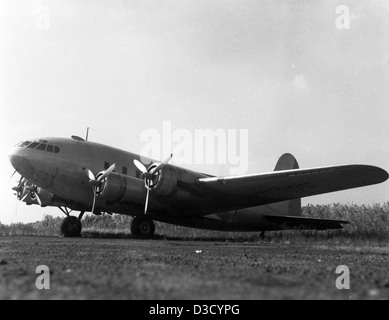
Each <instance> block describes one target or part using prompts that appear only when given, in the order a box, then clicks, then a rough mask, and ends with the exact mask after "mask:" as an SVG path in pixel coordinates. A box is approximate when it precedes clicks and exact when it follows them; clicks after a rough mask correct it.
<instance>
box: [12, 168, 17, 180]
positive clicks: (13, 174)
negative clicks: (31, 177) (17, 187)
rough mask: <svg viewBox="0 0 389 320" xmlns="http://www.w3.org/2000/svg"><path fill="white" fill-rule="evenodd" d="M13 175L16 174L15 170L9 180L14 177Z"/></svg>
mask: <svg viewBox="0 0 389 320" xmlns="http://www.w3.org/2000/svg"><path fill="white" fill-rule="evenodd" d="M15 173H16V170H15V171H14V173H13V174H12V175H11V179H12V178H13V176H14V175H15Z"/></svg>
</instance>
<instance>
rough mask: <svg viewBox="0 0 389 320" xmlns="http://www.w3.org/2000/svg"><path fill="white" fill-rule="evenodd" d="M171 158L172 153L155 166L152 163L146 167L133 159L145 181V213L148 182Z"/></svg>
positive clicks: (148, 192) (148, 188)
mask: <svg viewBox="0 0 389 320" xmlns="http://www.w3.org/2000/svg"><path fill="white" fill-rule="evenodd" d="M172 158H173V154H172V153H171V154H170V155H169V156H168V157H167V158H165V159H164V160H162V161H161V162H160V163H159V164H158V165H157V166H156V167H153V165H155V164H154V163H153V164H152V165H151V166H150V167H149V169H147V168H146V167H145V165H144V164H143V163H142V162H140V161H139V160H137V159H134V161H133V162H134V165H135V167H137V168H138V170H139V171H140V172H142V175H141V178H142V179H143V180H144V181H145V187H146V201H145V214H147V207H148V205H149V196H150V189H151V187H150V184H151V182H152V181H153V179H154V178H155V177H156V176H157V174H158V172H159V171H161V170H162V169H163V167H164V166H165V165H167V164H168V163H169V161H170V160H171V159H172Z"/></svg>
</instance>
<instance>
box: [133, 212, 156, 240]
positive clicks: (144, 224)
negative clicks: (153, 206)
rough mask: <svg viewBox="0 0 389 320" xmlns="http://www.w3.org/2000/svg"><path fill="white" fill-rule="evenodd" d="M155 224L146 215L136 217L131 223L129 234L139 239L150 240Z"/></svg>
mask: <svg viewBox="0 0 389 320" xmlns="http://www.w3.org/2000/svg"><path fill="white" fill-rule="evenodd" d="M154 232H155V224H154V222H153V220H151V219H150V218H149V217H148V216H146V215H141V216H136V217H134V219H133V220H132V222H131V234H132V235H133V237H135V238H139V239H151V238H152V237H153V236H154Z"/></svg>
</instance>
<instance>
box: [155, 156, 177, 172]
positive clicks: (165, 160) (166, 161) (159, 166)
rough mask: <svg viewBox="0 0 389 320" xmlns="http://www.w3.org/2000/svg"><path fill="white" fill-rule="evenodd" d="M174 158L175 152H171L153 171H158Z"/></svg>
mask: <svg viewBox="0 0 389 320" xmlns="http://www.w3.org/2000/svg"><path fill="white" fill-rule="evenodd" d="M172 158H173V153H171V154H170V155H169V156H168V157H167V158H165V159H164V160H162V162H161V163H159V164H158V166H157V167H156V168H155V169H154V170H153V173H155V172H158V171H159V170H161V169H162V168H163V167H164V166H165V165H167V164H168V163H169V161H170V160H171V159H172Z"/></svg>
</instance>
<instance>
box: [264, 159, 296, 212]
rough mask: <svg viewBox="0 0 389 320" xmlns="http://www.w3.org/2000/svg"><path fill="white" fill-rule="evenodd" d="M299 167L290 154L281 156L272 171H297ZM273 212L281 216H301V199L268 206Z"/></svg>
mask: <svg viewBox="0 0 389 320" xmlns="http://www.w3.org/2000/svg"><path fill="white" fill-rule="evenodd" d="M298 168H299V165H298V163H297V160H296V158H295V157H294V156H292V155H291V154H290V153H285V154H283V155H282V156H281V157H280V158H279V159H278V161H277V164H276V166H275V168H274V171H280V170H291V169H298ZM270 206H271V207H272V209H273V210H274V211H276V212H277V213H279V214H281V215H283V216H301V199H293V200H286V201H282V202H277V203H273V204H271V205H270Z"/></svg>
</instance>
